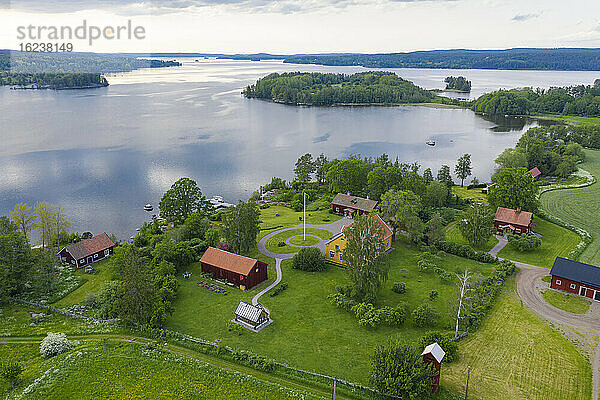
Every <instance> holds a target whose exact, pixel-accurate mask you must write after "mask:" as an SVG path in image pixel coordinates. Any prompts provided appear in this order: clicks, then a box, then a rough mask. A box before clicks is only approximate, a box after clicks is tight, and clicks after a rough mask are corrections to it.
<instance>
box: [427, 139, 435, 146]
mask: <svg viewBox="0 0 600 400" xmlns="http://www.w3.org/2000/svg"><path fill="white" fill-rule="evenodd" d="M425 144H426V145H427V146H435V141H433V140H428V141H426V142H425Z"/></svg>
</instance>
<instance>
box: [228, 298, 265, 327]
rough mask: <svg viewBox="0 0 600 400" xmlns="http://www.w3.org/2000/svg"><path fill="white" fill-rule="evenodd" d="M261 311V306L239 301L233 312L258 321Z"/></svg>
mask: <svg viewBox="0 0 600 400" xmlns="http://www.w3.org/2000/svg"><path fill="white" fill-rule="evenodd" d="M262 312H263V308H261V307H257V306H253V305H252V304H248V303H246V302H245V301H240V304H239V305H238V307H237V310H235V314H236V315H237V316H238V317H242V318H246V319H247V320H250V321H252V322H258V320H259V318H260V315H261V313H262Z"/></svg>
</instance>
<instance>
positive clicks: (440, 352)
mask: <svg viewBox="0 0 600 400" xmlns="http://www.w3.org/2000/svg"><path fill="white" fill-rule="evenodd" d="M426 354H431V355H432V356H433V358H435V360H436V361H437V362H439V363H441V362H442V360H443V359H444V356H445V355H446V352H445V351H444V349H442V348H441V346H440V345H439V344H437V343H432V344H430V345H429V346H427V347H425V350H423V352H422V353H421V355H422V356H424V355H426Z"/></svg>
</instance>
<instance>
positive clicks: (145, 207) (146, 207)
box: [144, 204, 154, 212]
mask: <svg viewBox="0 0 600 400" xmlns="http://www.w3.org/2000/svg"><path fill="white" fill-rule="evenodd" d="M144 210H146V211H148V212H150V211H152V210H154V207H152V204H146V205H145V206H144Z"/></svg>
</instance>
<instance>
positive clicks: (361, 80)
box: [243, 71, 434, 105]
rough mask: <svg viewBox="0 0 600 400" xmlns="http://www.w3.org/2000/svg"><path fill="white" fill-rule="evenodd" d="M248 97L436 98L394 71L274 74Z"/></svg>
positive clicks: (298, 101) (319, 101)
mask: <svg viewBox="0 0 600 400" xmlns="http://www.w3.org/2000/svg"><path fill="white" fill-rule="evenodd" d="M243 94H244V95H245V96H246V97H248V98H258V99H267V100H271V101H275V102H280V103H285V104H294V105H335V104H401V103H425V102H428V101H431V100H432V99H433V98H434V95H433V94H431V93H430V92H428V91H427V90H424V89H422V88H420V87H418V86H416V85H414V84H413V83H412V82H409V81H407V80H404V79H402V78H400V77H399V76H397V75H396V74H394V73H392V72H383V71H377V72H363V73H357V74H353V75H346V74H323V73H316V72H315V73H302V72H292V73H283V74H278V73H273V74H269V75H267V76H265V77H264V78H261V79H259V80H258V81H257V82H256V83H255V84H254V85H251V86H248V87H246V88H245V89H244V91H243Z"/></svg>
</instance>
